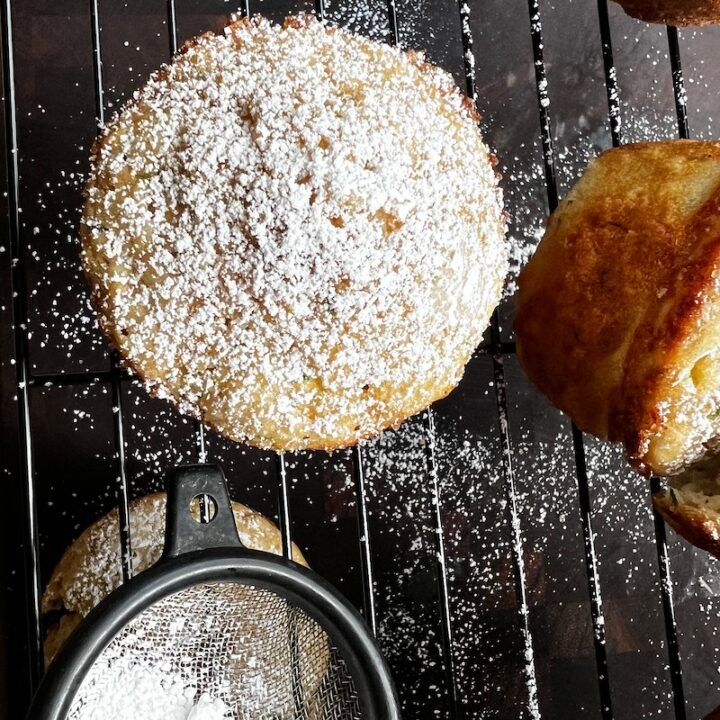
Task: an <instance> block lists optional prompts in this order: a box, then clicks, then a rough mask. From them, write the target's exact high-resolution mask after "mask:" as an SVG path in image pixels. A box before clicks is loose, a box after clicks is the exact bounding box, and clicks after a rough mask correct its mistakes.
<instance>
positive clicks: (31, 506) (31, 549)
mask: <svg viewBox="0 0 720 720" xmlns="http://www.w3.org/2000/svg"><path fill="white" fill-rule="evenodd" d="M1 7H2V31H3V42H2V44H3V86H4V87H3V91H4V96H5V134H6V136H5V142H6V148H5V151H6V153H7V197H8V225H9V228H8V229H9V240H10V263H11V270H10V282H11V286H12V291H13V299H12V317H13V335H14V341H15V348H14V350H15V374H16V378H17V384H18V387H17V404H18V429H19V434H20V442H19V445H20V448H19V450H20V465H21V468H22V498H23V507H22V513H23V519H24V523H23V524H24V528H23V529H24V538H23V547H24V567H25V578H24V580H25V592H26V594H27V599H28V603H27V616H28V617H27V621H28V659H29V663H30V668H29V670H30V672H29V677H30V689H31V690H34V689H35V687H36V685H37V682H38V680H39V678H40V676H41V674H42V657H43V656H42V628H41V622H40V617H41V615H40V597H41V593H42V588H41V584H40V543H39V531H38V524H37V505H36V499H35V498H36V492H35V471H34V455H33V442H32V431H31V420H30V392H29V379H30V369H29V363H28V347H27V336H26V328H27V325H26V323H27V317H28V315H27V304H26V298H27V294H26V287H25V272H24V267H23V264H22V256H23V251H22V240H21V237H20V170H19V157H18V155H19V147H18V133H17V105H16V103H17V98H16V92H15V54H14V46H13V21H12V2H11V0H4V2H3V3H2V6H1Z"/></svg>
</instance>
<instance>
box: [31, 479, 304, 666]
mask: <svg viewBox="0 0 720 720" xmlns="http://www.w3.org/2000/svg"><path fill="white" fill-rule="evenodd" d="M165 503H166V495H165V493H154V494H152V495H145V496H144V497H141V498H138V499H136V500H133V502H131V503H130V531H131V535H132V541H133V542H132V552H133V557H132V565H133V571H134V573H135V574H137V573H140V572H142V571H143V570H146V569H147V568H148V567H150V566H151V565H153V564H154V563H155V562H157V560H158V559H159V558H160V555H161V554H162V551H163V546H164V540H165ZM232 508H233V514H234V515H235V523H236V525H237V529H238V534H239V536H240V541H241V542H242V543H243V545H245V546H246V547H249V548H252V549H254V550H264V551H265V552H271V553H274V554H276V555H281V554H282V537H281V535H280V531H279V530H278V528H277V527H276V526H275V525H274V524H273V523H271V522H270V521H269V520H268V519H267V518H266V517H264V516H263V515H261V514H260V513H258V512H255V511H254V510H251V509H250V508H248V507H246V506H245V505H241V504H240V503H235V502H234V503H232ZM292 555H293V560H295V561H296V562H298V563H301V564H302V565H305V566H306V567H307V563H306V561H305V558H304V557H303V555H302V553H301V552H300V550H299V549H298V547H297V546H295V545H293V551H292ZM121 583H122V569H121V560H120V532H119V529H118V514H117V510H113V511H112V512H111V513H108V514H107V515H105V516H104V517H102V518H100V519H99V520H97V521H96V522H94V523H93V524H92V525H91V526H90V527H88V528H87V529H86V530H85V531H84V532H83V533H82V534H81V535H80V536H79V537H78V538H77V540H75V542H73V543H72V545H70V546H69V547H68V548H67V550H65V552H64V553H63V556H62V558H61V559H60V562H59V563H58V564H57V566H56V567H55V569H54V570H53V573H52V576H51V577H50V581H49V582H48V584H47V587H46V588H45V592H44V593H43V596H42V612H43V614H44V615H45V616H46V617H49V616H48V613H53V614H57V613H58V612H60V613H62V614H61V615H60V617H59V619H58V620H57V621H55V623H54V624H53V625H52V626H51V627H50V628H49V629H48V632H47V635H46V638H45V646H44V652H45V663H46V664H49V663H50V662H51V661H52V659H53V658H54V657H55V655H56V654H57V652H58V651H59V650H60V648H61V647H62V645H63V643H64V642H65V640H66V639H67V638H68V636H69V635H70V633H72V631H73V630H74V629H75V627H77V625H79V624H80V621H81V620H82V619H83V618H84V617H85V616H86V615H87V614H88V613H89V612H90V611H91V610H92V609H93V608H94V607H95V606H96V605H98V604H99V603H100V601H101V600H103V598H105V597H106V596H107V595H108V594H110V593H111V592H112V591H113V590H115V589H116V588H117V587H119V586H120V584H121Z"/></svg>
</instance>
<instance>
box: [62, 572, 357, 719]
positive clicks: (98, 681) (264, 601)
mask: <svg viewBox="0 0 720 720" xmlns="http://www.w3.org/2000/svg"><path fill="white" fill-rule="evenodd" d="M67 718H68V720H99V719H100V718H103V719H106V718H113V719H114V720H118V719H119V720H122V719H124V718H128V720H146V718H148V719H149V718H153V719H156V718H163V719H164V720H225V719H226V718H232V719H233V720H250V719H251V718H252V720H362V713H361V711H360V706H359V703H358V698H357V692H356V688H355V685H354V682H353V678H352V677H351V675H350V672H349V671H348V668H347V665H346V663H345V662H344V660H343V658H342V656H341V654H340V653H339V651H338V650H337V649H336V648H335V647H333V645H332V642H331V639H330V637H329V636H328V635H327V633H326V632H325V631H324V630H323V629H322V628H321V627H320V625H319V624H318V623H317V622H316V621H315V620H314V619H313V618H311V617H310V616H309V615H307V614H306V613H305V611H304V610H302V609H301V608H299V607H297V606H295V605H293V604H292V603H291V602H290V601H289V600H288V599H286V598H284V597H283V596H281V595H279V594H278V593H276V592H274V591H272V590H268V589H266V588H260V587H255V586H252V585H245V584H241V583H237V582H217V583H208V584H202V585H195V586H192V587H190V588H187V589H185V590H181V591H180V592H177V593H175V594H173V595H170V596H169V597H166V598H164V599H162V600H160V601H158V602H157V603H155V604H153V605H152V606H150V607H149V608H147V609H146V610H144V611H143V612H141V613H140V614H138V615H137V616H136V617H135V618H133V619H132V620H131V621H130V622H129V623H128V624H127V625H126V626H125V627H124V628H123V629H122V630H121V631H120V632H119V633H118V634H117V635H116V636H115V637H114V638H113V639H112V641H111V642H110V644H109V645H108V646H107V647H106V648H105V650H104V651H103V652H102V653H101V654H100V656H99V657H98V659H97V660H96V661H95V663H94V664H93V666H92V667H91V669H90V671H89V672H88V674H87V675H86V676H85V678H84V679H83V682H82V684H81V686H80V688H79V690H78V692H77V693H76V695H75V698H74V699H73V702H72V704H71V708H70V712H69V714H68V715H67Z"/></svg>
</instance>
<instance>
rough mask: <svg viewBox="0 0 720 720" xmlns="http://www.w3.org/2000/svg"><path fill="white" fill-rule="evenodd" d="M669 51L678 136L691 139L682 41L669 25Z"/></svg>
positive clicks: (675, 29) (675, 30)
mask: <svg viewBox="0 0 720 720" xmlns="http://www.w3.org/2000/svg"><path fill="white" fill-rule="evenodd" d="M667 39H668V50H669V52H670V69H671V70H672V83H673V95H674V96H675V113H676V115H677V122H678V135H679V136H680V137H681V138H689V137H690V127H689V125H688V115H687V94H686V93H685V83H684V81H683V71H682V61H681V59H680V41H679V38H678V31H677V28H676V27H672V26H670V25H668V28H667Z"/></svg>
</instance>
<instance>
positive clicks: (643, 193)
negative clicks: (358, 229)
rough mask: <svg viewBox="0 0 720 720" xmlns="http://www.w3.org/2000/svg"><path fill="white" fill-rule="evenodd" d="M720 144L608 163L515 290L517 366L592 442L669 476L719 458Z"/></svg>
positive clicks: (681, 146)
mask: <svg viewBox="0 0 720 720" xmlns="http://www.w3.org/2000/svg"><path fill="white" fill-rule="evenodd" d="M719 274H720V143H717V142H701V141H689V140H677V141H673V142H657V143H644V144H637V145H627V146H624V147H621V148H616V149H612V150H608V151H607V152H605V153H603V154H602V155H600V157H598V158H597V159H596V160H594V161H593V162H591V163H590V165H589V167H588V169H587V171H586V172H585V174H584V175H583V177H582V178H581V179H580V181H579V182H578V183H577V184H576V185H575V187H574V188H573V189H572V190H571V192H570V193H569V194H568V195H567V197H566V198H565V199H564V200H563V201H562V202H561V203H560V206H559V207H558V208H557V210H556V211H555V212H554V213H553V215H552V217H551V218H550V221H549V223H548V227H547V231H546V233H545V236H544V237H543V239H542V241H541V243H540V245H539V247H538V249H537V252H536V253H535V255H534V257H533V258H532V259H531V261H530V262H529V263H528V265H527V267H526V268H525V269H524V271H523V272H522V273H521V275H520V278H519V295H518V310H517V318H516V320H515V331H516V334H517V343H518V355H519V359H520V362H521V363H522V365H523V367H524V369H525V371H526V373H527V375H528V376H529V378H530V379H531V380H532V381H533V382H534V383H535V384H536V385H537V387H538V388H539V389H540V390H541V391H542V392H543V393H544V394H545V395H547V397H548V398H549V400H550V401H551V402H552V403H553V404H554V405H556V406H557V407H558V408H560V409H561V410H563V411H564V412H566V413H567V414H568V415H569V416H570V417H571V418H572V419H573V420H574V421H575V423H576V424H577V425H578V426H579V427H580V428H581V429H582V430H584V431H586V432H589V433H592V434H593V435H597V436H599V437H603V438H608V439H610V440H614V441H620V442H622V443H624V445H625V449H626V451H627V455H628V457H629V459H630V461H631V462H632V463H633V464H634V465H635V466H636V467H637V468H638V469H639V470H641V471H643V472H653V473H656V474H660V475H675V474H678V473H680V472H682V471H683V470H686V469H687V468H689V467H691V466H692V465H693V464H695V463H698V462H703V461H705V460H706V459H707V458H708V457H710V456H712V455H713V453H714V452H716V451H717V449H718V445H720V412H719V408H720V353H719V352H718V345H719V344H720V322H719V320H720V318H719V317H718V316H719V314H720V292H719V288H718V276H719Z"/></svg>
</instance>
